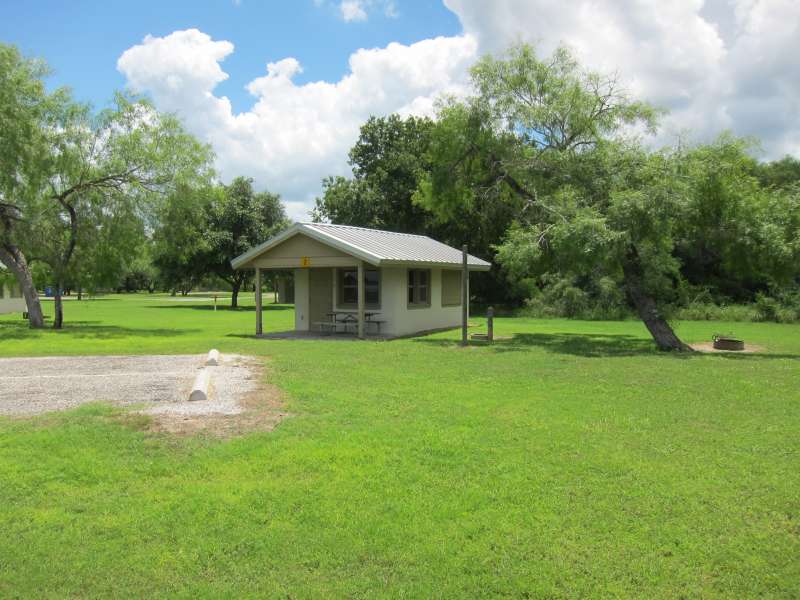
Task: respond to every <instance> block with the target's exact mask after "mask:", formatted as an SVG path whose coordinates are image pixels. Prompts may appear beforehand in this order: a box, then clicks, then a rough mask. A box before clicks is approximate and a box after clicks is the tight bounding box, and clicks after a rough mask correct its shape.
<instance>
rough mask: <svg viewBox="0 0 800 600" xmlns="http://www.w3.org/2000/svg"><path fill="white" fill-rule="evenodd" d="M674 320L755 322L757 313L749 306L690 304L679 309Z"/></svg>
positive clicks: (706, 303)
mask: <svg viewBox="0 0 800 600" xmlns="http://www.w3.org/2000/svg"><path fill="white" fill-rule="evenodd" d="M675 318H676V319H678V320H683V321H756V320H757V319H758V311H757V310H756V308H755V307H754V306H752V305H750V304H727V305H725V304H723V305H719V304H714V303H713V302H692V303H690V304H689V305H688V306H684V307H682V308H679V309H678V310H677V311H676V312H675Z"/></svg>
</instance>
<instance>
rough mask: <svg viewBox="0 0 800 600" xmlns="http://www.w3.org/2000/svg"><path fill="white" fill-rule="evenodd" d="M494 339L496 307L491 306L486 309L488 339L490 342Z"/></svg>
mask: <svg viewBox="0 0 800 600" xmlns="http://www.w3.org/2000/svg"><path fill="white" fill-rule="evenodd" d="M492 340H494V307H493V306H490V307H489V309H488V310H487V311H486V341H488V342H489V343H490V344H491V343H492Z"/></svg>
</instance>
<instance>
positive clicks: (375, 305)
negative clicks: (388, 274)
mask: <svg viewBox="0 0 800 600" xmlns="http://www.w3.org/2000/svg"><path fill="white" fill-rule="evenodd" d="M348 272H354V273H355V274H356V285H355V289H356V301H355V302H345V301H344V288H345V287H353V286H345V285H344V277H345V273H348ZM367 272H375V273H377V274H378V283H377V291H378V302H367V282H366V278H367ZM382 283H383V276H382V275H381V269H372V268H370V269H366V268H365V269H364V308H372V309H380V307H381V299H382V296H383V290H382V287H383V286H382ZM336 306H337V308H358V267H339V268H337V269H336Z"/></svg>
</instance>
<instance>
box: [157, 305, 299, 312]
mask: <svg viewBox="0 0 800 600" xmlns="http://www.w3.org/2000/svg"><path fill="white" fill-rule="evenodd" d="M145 308H158V309H170V310H173V309H183V310H202V311H211V312H214V305H213V304H187V305H184V306H181V305H180V304H157V305H154V306H145ZM292 309H294V306H293V305H291V304H265V305H264V306H263V308H262V312H266V311H271V310H292ZM217 310H219V311H227V312H256V307H255V306H238V307H236V308H231V307H230V305H225V306H223V305H220V304H217Z"/></svg>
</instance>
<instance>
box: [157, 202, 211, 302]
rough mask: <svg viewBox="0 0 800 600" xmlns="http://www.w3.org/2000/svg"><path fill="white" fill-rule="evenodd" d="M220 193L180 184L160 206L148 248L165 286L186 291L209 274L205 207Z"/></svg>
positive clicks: (208, 244) (206, 213)
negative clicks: (149, 247) (150, 247)
mask: <svg viewBox="0 0 800 600" xmlns="http://www.w3.org/2000/svg"><path fill="white" fill-rule="evenodd" d="M221 195H222V191H221V190H220V189H217V188H213V187H206V188H199V189H192V188H190V187H187V186H180V187H179V188H178V189H177V190H176V191H175V192H174V193H172V194H170V195H169V196H168V197H167V198H166V200H165V202H164V203H163V205H162V206H161V207H159V209H158V212H157V213H156V223H157V226H156V229H155V231H154V232H153V235H152V240H153V241H152V250H151V251H152V260H153V265H154V266H155V268H156V269H157V271H158V279H159V282H160V284H161V285H162V287H164V288H165V289H170V290H175V291H177V290H180V291H181V292H184V293H185V292H188V291H189V290H191V289H192V288H194V287H195V286H196V285H197V284H198V282H199V281H200V280H201V279H202V278H203V277H205V276H206V275H207V274H208V273H209V271H210V267H209V265H208V262H207V257H208V255H209V252H210V247H211V246H210V240H209V239H208V237H207V236H206V231H207V228H208V226H207V217H208V211H209V208H208V207H209V206H210V204H211V203H212V202H214V201H215V200H219V198H220V197H221Z"/></svg>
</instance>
